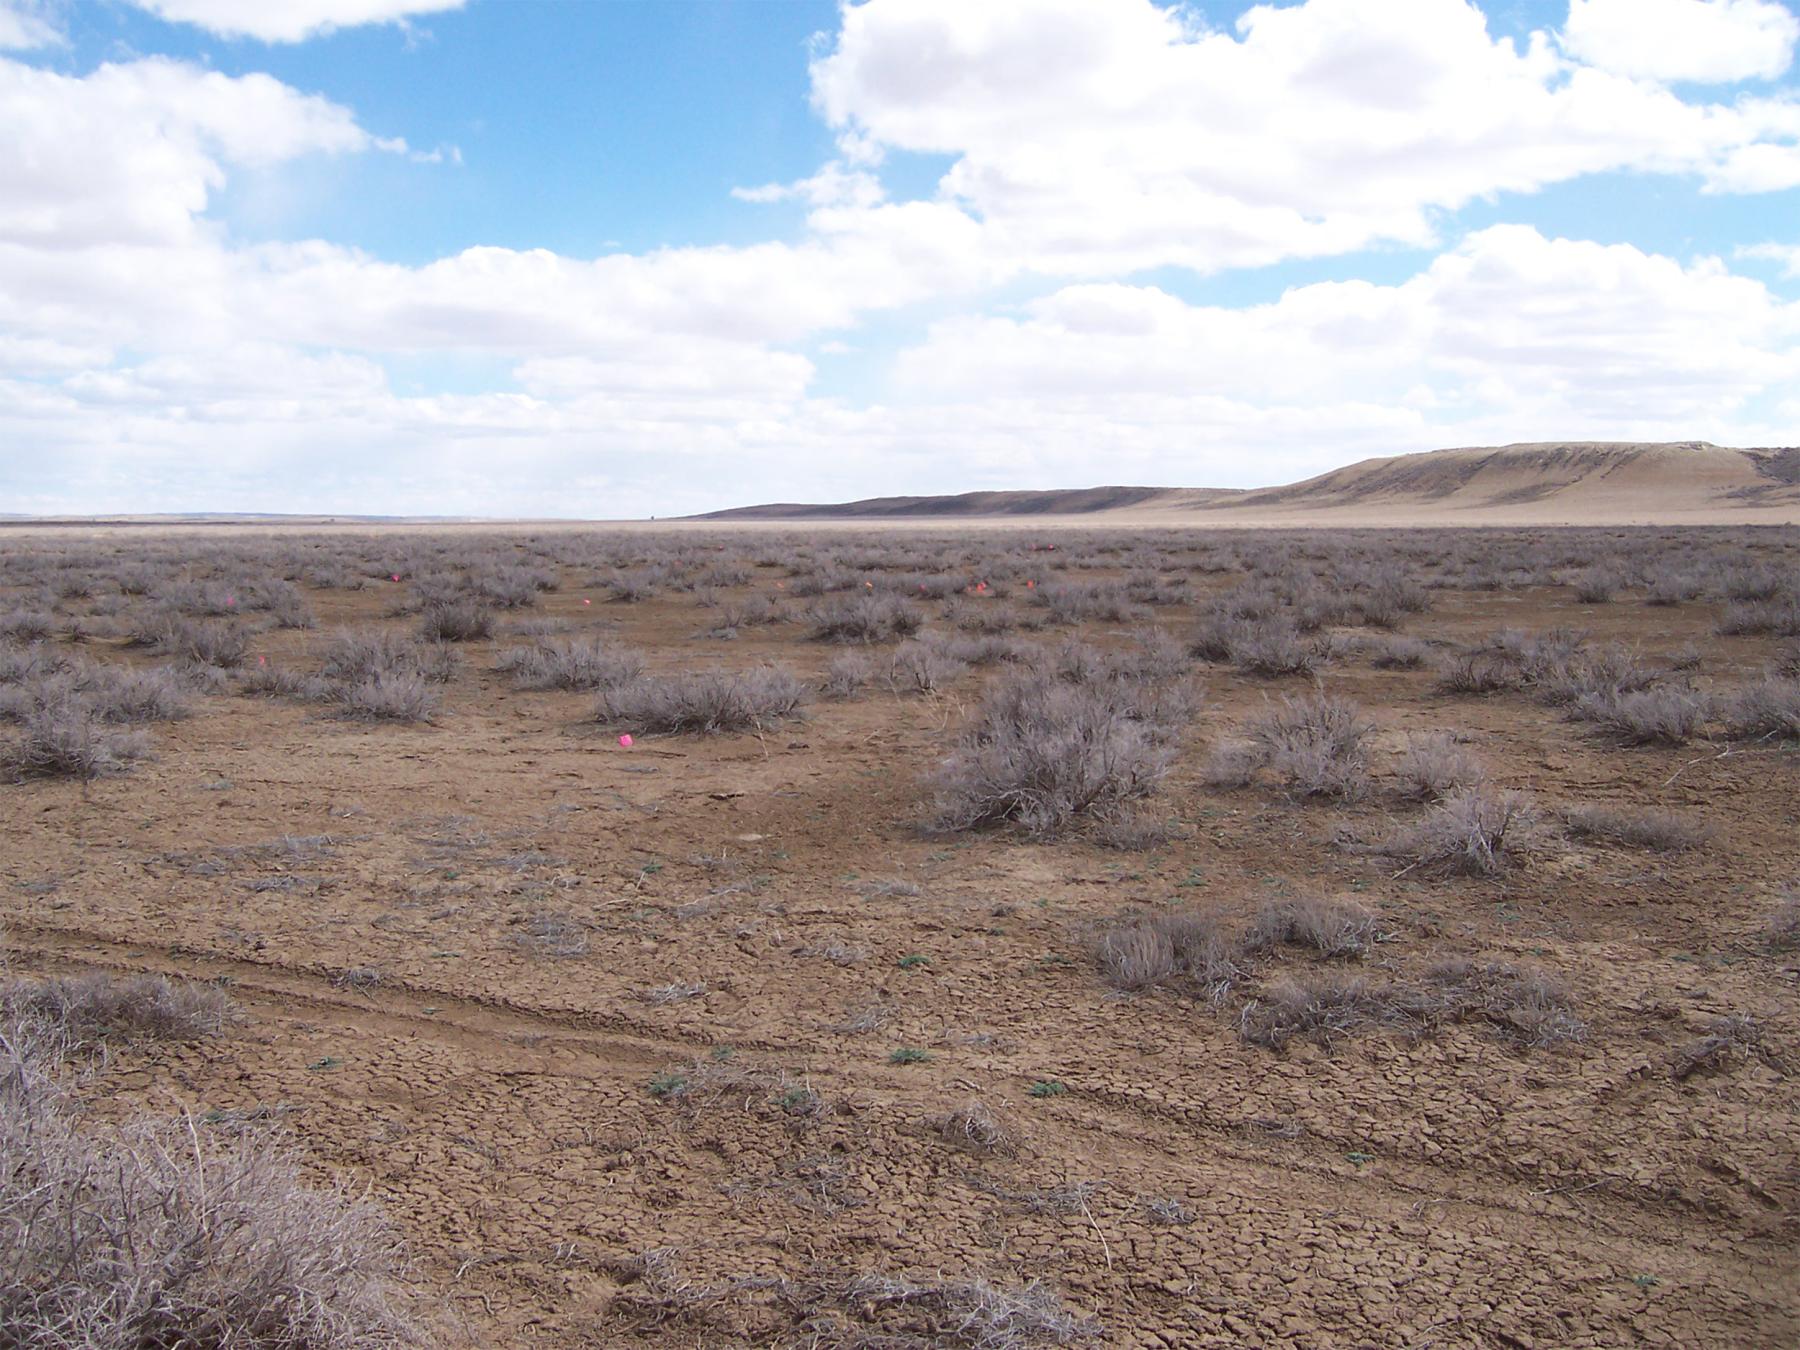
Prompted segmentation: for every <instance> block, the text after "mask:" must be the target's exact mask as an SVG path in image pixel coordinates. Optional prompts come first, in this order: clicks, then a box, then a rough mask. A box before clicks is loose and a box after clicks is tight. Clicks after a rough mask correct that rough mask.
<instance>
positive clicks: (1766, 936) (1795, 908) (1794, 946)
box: [1762, 886, 1800, 952]
mask: <svg viewBox="0 0 1800 1350" xmlns="http://www.w3.org/2000/svg"><path fill="white" fill-rule="evenodd" d="M1762 936H1763V941H1764V942H1766V943H1768V945H1769V946H1770V948H1772V949H1773V950H1775V951H1778V952H1791V951H1800V886H1794V887H1790V888H1789V889H1788V890H1787V891H1786V892H1785V893H1784V894H1783V895H1782V897H1781V898H1780V899H1779V900H1778V901H1776V904H1775V909H1774V912H1773V913H1771V914H1770V915H1769V920H1768V922H1767V923H1765V924H1764V925H1763V930H1762Z"/></svg>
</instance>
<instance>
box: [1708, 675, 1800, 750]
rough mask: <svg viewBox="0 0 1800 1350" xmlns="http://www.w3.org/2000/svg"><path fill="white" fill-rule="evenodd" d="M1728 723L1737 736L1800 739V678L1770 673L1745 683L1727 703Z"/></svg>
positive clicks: (1763, 738)
mask: <svg viewBox="0 0 1800 1350" xmlns="http://www.w3.org/2000/svg"><path fill="white" fill-rule="evenodd" d="M1725 723H1726V725H1727V726H1728V727H1730V728H1731V733H1732V735H1734V736H1747V737H1751V738H1753V739H1757V740H1786V741H1800V679H1796V678H1792V677H1787V676H1781V675H1769V676H1765V677H1764V678H1762V679H1760V680H1753V681H1751V682H1750V683H1749V684H1746V685H1744V686H1743V687H1742V688H1740V689H1739V690H1738V691H1737V692H1736V693H1735V694H1733V695H1732V696H1731V697H1730V699H1729V700H1728V701H1727V702H1726V705H1725Z"/></svg>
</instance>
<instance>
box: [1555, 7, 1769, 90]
mask: <svg viewBox="0 0 1800 1350" xmlns="http://www.w3.org/2000/svg"><path fill="white" fill-rule="evenodd" d="M1796 42H1800V18H1796V17H1795V15H1794V12H1793V11H1792V10H1791V9H1789V8H1788V7H1787V6H1786V5H1784V4H1781V3H1780V2H1779V0H1569V19H1568V23H1567V24H1566V25H1565V26H1564V28H1563V45H1564V46H1565V47H1566V48H1567V50H1568V51H1569V52H1570V54H1571V55H1573V56H1575V57H1576V58H1577V59H1579V60H1581V61H1583V62H1585V63H1586V64H1588V65H1590V66H1594V67H1596V68H1598V69H1600V70H1612V71H1617V72H1618V73H1620V74H1621V75H1632V76H1638V77H1641V78H1644V79H1650V80H1663V81H1676V80H1692V81H1696V82H1700V83H1708V84H1718V83H1733V82H1736V81H1738V80H1756V79H1760V80H1769V79H1774V78H1775V77H1776V76H1778V75H1780V74H1782V73H1783V72H1784V71H1786V70H1787V68H1788V67H1789V65H1791V64H1792V63H1793V59H1794V45H1795V43H1796Z"/></svg>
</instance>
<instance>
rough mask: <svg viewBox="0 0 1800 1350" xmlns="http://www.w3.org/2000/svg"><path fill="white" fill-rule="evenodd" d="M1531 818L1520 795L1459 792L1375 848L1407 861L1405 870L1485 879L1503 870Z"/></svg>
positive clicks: (1472, 790) (1481, 790) (1531, 811)
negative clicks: (1418, 869) (1408, 862)
mask: <svg viewBox="0 0 1800 1350" xmlns="http://www.w3.org/2000/svg"><path fill="white" fill-rule="evenodd" d="M1535 818H1536V813H1535V811H1534V809H1533V807H1532V805H1531V799H1530V798H1529V797H1527V796H1526V795H1525V794H1524V793H1522V792H1503V791H1500V790H1498V789H1495V788H1491V787H1487V786H1481V787H1473V788H1461V789H1459V790H1457V791H1455V792H1452V793H1451V794H1450V795H1449V796H1448V797H1446V798H1444V800H1443V801H1442V802H1440V803H1439V804H1438V805H1436V806H1434V807H1432V809H1431V810H1430V811H1428V812H1426V814H1425V815H1424V816H1423V817H1422V818H1421V819H1419V820H1418V821H1416V822H1414V823H1413V824H1412V825H1410V826H1407V827H1405V828H1403V829H1401V830H1399V831H1397V832H1396V833H1395V834H1394V835H1392V836H1391V837H1390V838H1389V839H1388V840H1387V841H1385V842H1384V843H1383V844H1381V845H1379V848H1380V849H1381V851H1382V852H1385V853H1389V854H1392V855H1394V856H1397V857H1405V858H1410V859H1412V862H1411V863H1410V864H1409V865H1408V866H1407V868H1406V870H1407V871H1412V870H1413V869H1415V868H1424V869H1426V870H1427V871H1435V872H1443V873H1449V874H1454V875H1461V876H1475V877H1490V876H1494V875H1496V874H1498V873H1499V872H1501V871H1503V870H1505V868H1506V866H1507V864H1508V863H1509V862H1510V861H1511V859H1512V858H1513V856H1514V854H1515V852H1516V850H1517V849H1518V848H1519V846H1520V844H1521V843H1522V842H1523V840H1524V839H1525V837H1526V836H1527V835H1528V834H1529V832H1530V829H1531V826H1532V824H1533V822H1534V820H1535Z"/></svg>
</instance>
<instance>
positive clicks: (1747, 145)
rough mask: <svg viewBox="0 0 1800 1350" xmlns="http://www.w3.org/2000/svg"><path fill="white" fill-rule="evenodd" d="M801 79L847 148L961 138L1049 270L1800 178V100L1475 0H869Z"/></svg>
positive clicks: (1408, 235)
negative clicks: (1210, 16) (1605, 47)
mask: <svg viewBox="0 0 1800 1350" xmlns="http://www.w3.org/2000/svg"><path fill="white" fill-rule="evenodd" d="M1634 3H1636V0H1634ZM812 74H813V99H814V103H815V105H816V107H817V109H818V110H819V112H820V113H821V114H822V115H823V116H824V117H825V118H826V120H827V121H828V122H829V123H830V124H831V125H832V126H833V127H834V128H836V129H837V130H838V131H839V132H840V133H841V134H842V135H843V136H845V137H847V138H848V139H849V140H850V141H852V142H853V143H855V144H857V145H859V146H862V147H864V148H865V149H867V148H868V147H874V148H875V149H876V150H879V149H882V148H890V149H897V150H909V151H920V152H929V153H936V154H943V155H948V156H952V157H953V159H954V163H953V165H952V167H951V168H950V170H949V171H948V173H947V174H946V175H945V176H944V178H943V181H942V183H941V186H940V193H941V195H942V197H943V198H944V199H945V200H947V201H951V202H954V203H956V204H958V205H960V206H962V207H963V208H965V209H966V210H967V211H968V212H969V213H970V214H971V215H973V216H975V217H976V218H978V219H979V220H980V221H981V222H982V225H983V232H984V236H985V238H986V240H987V245H988V247H989V248H990V250H992V252H993V253H994V255H995V256H996V257H998V258H1004V259H1007V260H1010V261H1011V262H1012V263H1013V264H1014V265H1017V266H1020V267H1024V268H1030V269H1034V270H1037V271H1041V272H1045V273H1060V274H1065V275H1105V274H1108V273H1115V274H1116V273H1119V272H1126V271H1132V270H1137V269H1143V268H1150V267H1157V266H1180V267H1187V268H1191V269H1194V270H1197V271H1217V270H1221V269H1225V268H1231V267H1243V266H1255V265H1261V264H1266V263H1271V262H1276V261H1279V260H1282V259H1285V258H1293V257H1316V256H1327V255H1333V254H1342V253H1348V252H1352V251H1355V250H1358V249H1362V248H1366V247H1368V246H1370V245H1373V244H1378V243H1382V242H1400V243H1406V244H1412V245H1421V244H1427V243H1430V242H1431V241H1432V240H1433V239H1434V238H1435V234H1436V221H1437V219H1438V217H1439V216H1440V215H1441V213H1443V212H1445V211H1449V210H1454V209H1456V208H1458V207H1461V206H1463V205H1465V204H1467V203H1469V202H1470V201H1473V200H1475V199H1477V198H1483V197H1491V196H1493V195H1495V194H1497V193H1501V192H1531V191H1534V190H1536V189H1539V188H1542V187H1544V186H1546V185H1549V184H1553V183H1559V182H1564V181H1567V180H1570V179H1573V178H1577V177H1580V176H1582V175H1584V174H1593V173H1600V172H1606V171H1612V170H1622V169H1636V170H1644V171H1651V172H1660V173H1681V174H1696V175H1699V176H1700V177H1701V178H1702V179H1703V180H1704V181H1706V182H1707V183H1708V184H1710V185H1711V186H1712V187H1713V188H1715V189H1717V190H1720V191H1765V190H1773V189H1777V188H1783V187H1788V186H1792V185H1794V184H1796V183H1800V103H1796V102H1795V101H1794V100H1793V99H1792V98H1791V97H1773V98H1765V99H1743V100H1739V101H1736V102H1733V103H1731V104H1697V103H1690V102H1687V101H1684V100H1683V99H1681V98H1679V97H1677V96H1676V95H1675V94H1674V93H1672V92H1671V91H1669V90H1668V89H1666V88H1662V87H1660V86H1656V85H1653V84H1645V83H1642V82H1640V81H1637V80H1634V79H1631V78H1629V77H1627V76H1624V75H1620V74H1616V73H1613V72H1611V71H1609V70H1606V69H1601V68H1596V67H1593V66H1589V65H1582V64H1572V63H1571V62H1569V61H1568V60H1566V59H1565V58H1564V57H1563V56H1561V55H1560V54H1559V53H1558V52H1557V50H1556V47H1555V44H1554V42H1553V41H1552V39H1551V38H1550V36H1549V35H1548V34H1545V33H1538V34H1535V35H1533V36H1532V38H1531V39H1530V40H1529V41H1528V42H1527V43H1526V44H1525V45H1523V46H1522V47H1521V46H1518V45H1515V44H1514V43H1513V42H1512V41H1510V40H1508V39H1504V38H1497V37H1495V36H1494V35H1493V34H1491V33H1490V32H1489V31H1488V28H1487V23H1486V19H1485V18H1484V16H1483V14H1482V12H1481V11H1480V10H1479V9H1478V8H1476V7H1475V6H1474V5H1472V4H1468V3H1464V0H1307V2H1306V3H1304V4H1298V5H1291V6H1284V7H1280V8H1277V7H1274V6H1268V5H1259V6H1256V7H1254V8H1252V9H1250V10H1249V11H1247V12H1246V13H1245V14H1244V15H1243V17H1242V18H1241V19H1240V20H1239V21H1238V24H1237V30H1236V32H1235V33H1225V32H1216V31H1201V30H1196V29H1195V28H1194V27H1193V26H1192V20H1191V19H1190V17H1189V16H1188V15H1187V14H1186V12H1185V11H1182V10H1178V9H1166V8H1161V7H1158V6H1156V5H1154V4H1151V3H1150V2H1149V0H984V3H982V4H978V5H974V4H968V3H966V2H965V0H868V2H867V3H865V4H861V5H856V6H847V7H846V8H845V10H844V12H843V22H842V29H841V32H840V33H839V34H838V37H837V40H836V42H835V44H833V45H832V46H831V48H830V49H829V50H828V51H825V52H824V53H822V54H821V55H820V56H819V57H818V58H817V59H816V60H815V62H814V64H813V70H812Z"/></svg>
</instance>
